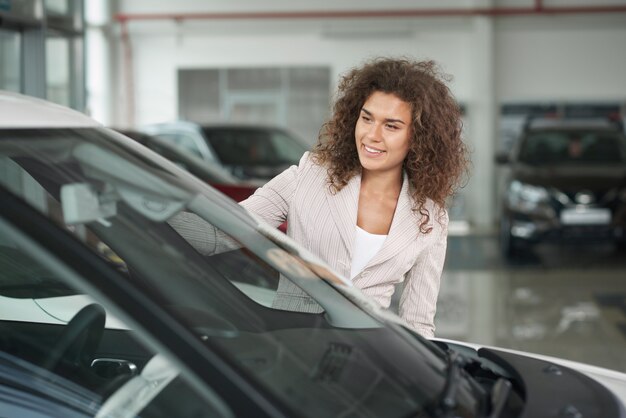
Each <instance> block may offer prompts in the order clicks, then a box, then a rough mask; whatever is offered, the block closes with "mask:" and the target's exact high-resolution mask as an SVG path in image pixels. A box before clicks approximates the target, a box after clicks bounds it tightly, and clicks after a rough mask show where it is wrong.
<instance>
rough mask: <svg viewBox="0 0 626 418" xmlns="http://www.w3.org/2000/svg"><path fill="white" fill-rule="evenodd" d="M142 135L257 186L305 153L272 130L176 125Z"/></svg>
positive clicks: (150, 129)
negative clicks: (160, 140) (172, 146)
mask: <svg viewBox="0 0 626 418" xmlns="http://www.w3.org/2000/svg"><path fill="white" fill-rule="evenodd" d="M142 131H144V132H146V133H148V134H150V135H152V136H156V137H158V138H161V139H164V140H166V141H169V142H171V143H173V144H176V145H177V146H179V147H182V148H184V149H186V150H187V151H189V152H190V153H192V154H195V155H196V156H198V157H199V158H201V159H203V160H205V161H208V162H211V163H214V164H215V163H217V164H219V165H221V166H222V167H224V168H225V169H226V170H228V171H229V172H230V173H231V174H232V175H233V176H235V177H237V178H238V179H240V180H244V181H248V182H254V183H255V184H258V185H262V184H264V183H265V182H267V181H268V180H270V179H271V178H273V177H274V176H276V175H277V174H279V173H281V172H282V171H283V170H285V169H286V168H287V167H289V166H290V165H293V164H297V163H298V162H299V161H300V158H301V157H302V154H304V152H305V151H307V149H308V147H307V145H306V144H305V143H304V142H302V141H301V140H300V139H299V138H297V137H296V136H295V135H293V134H292V133H290V132H288V131H286V130H284V129H281V128H278V127H273V126H260V125H246V124H198V123H194V122H187V121H177V122H170V123H159V124H153V125H148V126H145V127H143V128H142Z"/></svg>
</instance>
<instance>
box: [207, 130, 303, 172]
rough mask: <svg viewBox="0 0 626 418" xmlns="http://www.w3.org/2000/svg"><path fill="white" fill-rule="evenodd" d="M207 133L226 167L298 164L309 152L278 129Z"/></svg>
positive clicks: (214, 131) (208, 131)
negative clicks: (305, 153)
mask: <svg viewBox="0 0 626 418" xmlns="http://www.w3.org/2000/svg"><path fill="white" fill-rule="evenodd" d="M204 134H205V136H206V138H207V140H208V142H209V143H210V145H211V147H212V148H213V149H214V150H215V152H216V154H217V156H218V158H219V159H220V161H221V162H222V163H223V164H226V165H239V166H252V165H286V164H287V165H288V164H297V163H298V161H299V160H300V158H301V157H302V154H304V152H305V151H306V147H304V146H303V145H302V144H301V143H300V142H298V141H297V140H295V139H294V138H292V137H289V136H287V135H286V134H284V133H282V132H280V131H275V130H269V129H268V130H262V129H236V128H231V129H221V128H215V129H211V128H205V129H204Z"/></svg>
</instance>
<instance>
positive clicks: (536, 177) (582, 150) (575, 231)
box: [496, 118, 626, 257]
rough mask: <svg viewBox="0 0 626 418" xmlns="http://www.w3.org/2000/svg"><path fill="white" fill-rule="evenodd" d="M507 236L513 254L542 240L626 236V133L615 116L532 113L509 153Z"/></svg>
mask: <svg viewBox="0 0 626 418" xmlns="http://www.w3.org/2000/svg"><path fill="white" fill-rule="evenodd" d="M496 161H497V162H498V163H500V164H507V165H508V166H509V168H510V172H509V175H508V176H507V179H506V181H505V184H504V189H503V190H502V194H501V196H502V200H501V220H500V243H501V248H502V252H503V254H504V255H505V256H508V257H512V256H515V255H516V254H518V253H519V252H520V251H522V250H527V249H528V248H530V247H531V246H532V245H533V244H536V243H539V242H560V243H564V242H578V243H591V242H598V241H610V242H615V243H616V244H617V245H618V246H622V245H623V244H624V242H625V239H626V237H625V236H624V233H625V232H626V231H625V228H626V138H625V137H624V131H623V127H622V125H621V124H620V123H617V122H614V121H611V120H608V119H551V118H544V119H531V120H529V121H528V123H527V124H526V126H525V128H524V129H523V131H522V133H521V135H520V137H519V138H518V140H517V142H516V143H515V145H514V146H513V149H512V150H511V152H510V153H509V154H501V155H498V156H497V158H496Z"/></svg>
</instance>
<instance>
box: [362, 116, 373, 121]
mask: <svg viewBox="0 0 626 418" xmlns="http://www.w3.org/2000/svg"><path fill="white" fill-rule="evenodd" d="M361 119H363V120H364V121H366V122H369V121H370V120H372V119H371V118H370V117H369V116H365V115H363V116H361Z"/></svg>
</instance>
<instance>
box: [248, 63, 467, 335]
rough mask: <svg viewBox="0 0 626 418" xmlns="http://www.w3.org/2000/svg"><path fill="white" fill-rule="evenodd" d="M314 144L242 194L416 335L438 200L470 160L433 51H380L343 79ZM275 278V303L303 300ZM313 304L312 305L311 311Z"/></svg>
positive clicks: (437, 235) (427, 310)
mask: <svg viewBox="0 0 626 418" xmlns="http://www.w3.org/2000/svg"><path fill="white" fill-rule="evenodd" d="M333 110H334V111H333V116H332V118H331V119H330V121H329V122H327V123H326V124H325V125H324V127H323V129H322V133H321V135H320V141H319V143H318V145H317V146H316V148H315V149H314V151H313V152H311V153H306V154H305V155H304V156H303V157H302V159H301V161H300V163H299V165H298V166H297V167H296V166H292V167H291V168H289V169H287V170H286V171H285V172H283V173H281V174H280V175H278V176H277V177H275V178H274V179H272V180H271V181H270V182H268V183H267V184H266V185H265V186H264V187H262V188H260V189H258V190H257V192H256V193H255V194H254V195H252V196H251V197H250V198H248V199H247V200H245V201H243V202H242V203H241V204H242V205H243V206H244V207H246V208H247V209H248V210H250V211H252V212H254V213H256V214H257V215H259V216H260V217H262V218H264V219H265V220H266V221H268V222H269V223H271V224H273V225H276V226H277V225H280V224H281V223H282V222H284V221H285V220H287V221H288V230H287V234H288V235H289V236H291V237H292V238H293V239H295V240H296V241H298V242H299V243H301V244H303V245H304V246H305V247H307V248H308V249H309V250H310V251H312V252H313V253H314V254H317V255H318V256H320V257H321V258H322V259H324V260H325V261H326V262H327V263H328V264H329V265H330V266H331V267H333V268H334V269H335V270H337V271H338V272H339V273H341V274H342V275H344V276H345V277H350V278H351V279H352V281H353V283H354V284H355V286H357V287H359V288H360V289H361V290H362V291H363V292H364V293H365V294H366V295H369V296H370V297H372V298H373V299H374V300H376V301H377V302H378V303H379V304H380V305H381V306H383V307H384V308H387V307H389V305H390V302H391V297H392V295H393V292H394V290H395V287H396V285H398V284H400V283H404V286H403V288H404V290H403V293H402V296H401V298H400V310H399V313H400V316H401V317H402V318H404V319H405V320H406V322H407V323H408V324H409V325H410V326H411V327H412V328H413V329H414V330H415V331H417V332H418V333H420V334H421V335H423V336H425V337H432V336H433V335H434V330H435V326H434V316H435V309H436V302H437V294H438V292H439V283H440V278H441V271H442V268H443V263H444V259H445V251H446V240H447V224H448V216H447V212H446V210H445V201H446V199H447V197H449V196H450V195H451V194H452V193H453V192H454V189H455V186H456V185H457V184H458V181H459V179H460V177H461V175H462V174H463V172H464V170H465V168H466V164H467V159H466V148H465V146H464V144H463V142H462V140H461V118H460V110H459V106H458V104H457V103H456V101H455V100H454V98H453V97H452V95H451V93H450V91H449V89H448V88H447V87H446V86H445V84H444V82H443V81H442V78H441V77H440V76H439V75H438V73H437V70H436V68H435V64H434V63H433V62H431V61H427V62H413V61H409V60H404V59H377V60H374V61H371V62H369V63H366V64H365V65H363V66H362V67H361V68H357V69H353V70H352V71H350V72H349V73H348V74H347V75H346V76H345V77H343V79H342V80H341V82H340V84H339V88H338V98H337V100H336V103H335V105H334V109H333ZM285 285H286V283H283V285H282V286H281V285H279V289H278V292H277V299H276V301H275V304H276V305H277V306H280V307H281V308H284V309H294V310H307V307H306V304H307V300H306V296H303V293H302V292H299V291H298V290H297V289H294V288H293V286H291V288H290V287H289V286H285ZM314 310H315V308H314V307H312V308H311V311H314Z"/></svg>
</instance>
